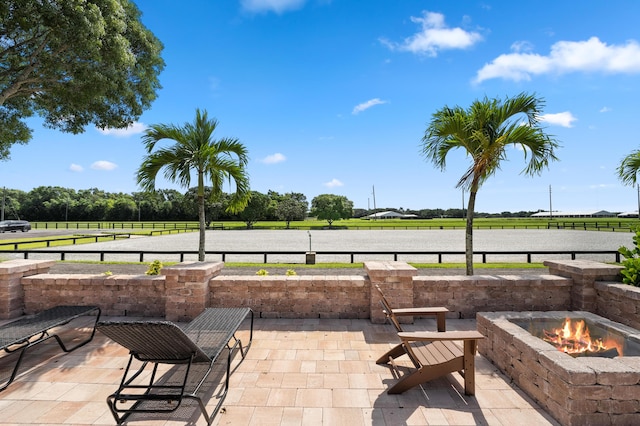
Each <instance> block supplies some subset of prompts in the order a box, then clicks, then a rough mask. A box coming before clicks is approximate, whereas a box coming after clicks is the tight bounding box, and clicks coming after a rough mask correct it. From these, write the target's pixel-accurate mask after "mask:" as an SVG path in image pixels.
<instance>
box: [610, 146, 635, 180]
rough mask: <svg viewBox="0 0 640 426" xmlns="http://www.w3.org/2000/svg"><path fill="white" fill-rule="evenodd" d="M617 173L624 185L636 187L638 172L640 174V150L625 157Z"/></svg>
mask: <svg viewBox="0 0 640 426" xmlns="http://www.w3.org/2000/svg"><path fill="white" fill-rule="evenodd" d="M616 172H617V173H618V178H619V179H620V181H621V182H622V183H623V184H624V185H629V186H635V184H636V183H637V181H638V172H640V149H639V150H635V151H633V152H631V153H630V154H629V155H627V156H626V157H624V158H623V159H622V161H621V162H620V165H619V166H618V168H617V169H616Z"/></svg>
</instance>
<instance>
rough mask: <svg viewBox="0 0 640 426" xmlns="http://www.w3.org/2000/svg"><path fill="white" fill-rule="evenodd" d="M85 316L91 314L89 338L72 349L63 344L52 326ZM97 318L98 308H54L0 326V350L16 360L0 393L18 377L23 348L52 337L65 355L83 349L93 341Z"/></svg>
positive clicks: (0, 388)
mask: <svg viewBox="0 0 640 426" xmlns="http://www.w3.org/2000/svg"><path fill="white" fill-rule="evenodd" d="M85 315H95V321H94V322H93V324H92V328H91V333H90V334H89V337H87V338H86V339H85V340H82V341H80V342H78V343H76V344H74V345H73V346H68V345H69V342H67V344H65V343H64V342H63V340H62V338H61V337H60V336H59V335H58V334H57V333H56V332H54V329H55V328H56V327H60V326H63V325H66V324H68V323H70V322H71V321H73V320H74V319H76V318H79V317H81V316H85ZM99 319H100V308H99V307H97V306H56V307H54V308H51V309H47V310H45V311H42V312H39V313H37V314H34V315H26V316H23V317H21V318H20V319H18V320H16V321H13V322H10V323H7V324H4V325H3V326H0V349H2V350H3V351H4V352H6V353H9V354H10V353H18V356H17V360H16V363H15V366H14V368H13V371H12V372H11V374H10V376H9V378H8V379H7V380H6V381H5V382H3V383H4V384H3V385H2V387H0V391H3V390H5V389H6V388H7V387H8V386H9V385H10V384H11V382H13V380H14V379H15V378H16V375H17V374H18V368H19V367H20V364H21V363H22V360H23V359H24V355H25V353H26V351H27V349H29V348H31V347H33V346H35V345H37V344H38V343H42V342H44V341H45V340H48V339H51V338H54V339H56V341H57V342H58V345H60V348H62V350H63V351H65V352H71V351H73V350H75V349H77V348H79V347H80V346H84V345H86V344H87V343H89V342H90V341H91V339H93V336H94V334H95V332H96V330H95V325H96V323H97V322H98V320H99Z"/></svg>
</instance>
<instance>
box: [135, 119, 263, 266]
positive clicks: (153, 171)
mask: <svg viewBox="0 0 640 426" xmlns="http://www.w3.org/2000/svg"><path fill="white" fill-rule="evenodd" d="M216 127H218V121H217V120H216V119H213V118H212V119H209V117H208V115H207V112H206V111H200V110H199V109H198V110H196V118H195V120H194V121H193V123H185V124H184V125H183V126H175V125H167V124H154V125H151V126H150V127H149V128H148V129H147V130H146V131H145V134H144V136H143V137H142V141H143V143H144V144H145V146H146V150H147V153H148V155H147V156H146V158H145V159H144V160H143V162H142V164H141V165H140V167H139V168H138V172H137V181H138V184H139V185H140V186H141V187H142V188H143V189H144V190H147V191H149V190H153V189H154V188H155V183H156V177H157V175H158V173H159V172H160V170H164V177H165V178H167V179H168V180H170V181H173V182H177V183H178V184H180V185H181V186H183V187H185V188H189V187H190V186H191V179H192V173H194V174H195V176H196V182H197V185H196V188H197V197H198V219H199V222H200V224H199V227H200V240H199V245H198V260H199V261H201V262H202V261H204V257H205V255H204V252H205V229H206V218H205V179H208V180H209V183H210V185H211V192H210V195H209V199H210V200H211V201H216V200H217V199H218V198H219V197H221V196H222V194H223V191H222V190H223V185H224V183H225V182H226V181H227V180H228V181H229V182H230V183H232V184H233V185H234V186H235V192H233V193H232V194H231V197H230V198H229V204H228V206H227V211H230V212H232V213H236V212H239V211H241V210H242V209H244V208H245V206H246V205H247V202H248V201H249V197H250V195H251V191H250V189H249V175H248V173H247V169H246V166H247V163H248V161H249V157H248V152H247V149H246V147H245V146H244V145H243V144H242V143H241V142H240V141H239V140H238V139H235V138H221V139H213V133H214V132H215V130H216ZM165 139H166V140H171V141H173V142H174V144H173V145H171V146H168V147H164V148H162V147H161V148H159V149H157V150H156V151H154V149H155V147H156V144H157V143H158V142H159V141H161V140H165Z"/></svg>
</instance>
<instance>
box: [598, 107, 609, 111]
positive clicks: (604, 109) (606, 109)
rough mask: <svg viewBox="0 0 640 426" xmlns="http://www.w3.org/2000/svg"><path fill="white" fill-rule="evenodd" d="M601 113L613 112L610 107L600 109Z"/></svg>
mask: <svg viewBox="0 0 640 426" xmlns="http://www.w3.org/2000/svg"><path fill="white" fill-rule="evenodd" d="M600 112H611V108H609V107H602V108H600Z"/></svg>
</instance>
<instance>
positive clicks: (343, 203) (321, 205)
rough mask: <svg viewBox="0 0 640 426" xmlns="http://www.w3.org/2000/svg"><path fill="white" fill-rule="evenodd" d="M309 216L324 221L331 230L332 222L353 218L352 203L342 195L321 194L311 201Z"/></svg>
mask: <svg viewBox="0 0 640 426" xmlns="http://www.w3.org/2000/svg"><path fill="white" fill-rule="evenodd" d="M310 215H311V216H315V217H317V218H318V219H320V220H326V221H327V222H329V227H330V228H331V227H332V226H333V222H334V221H336V220H340V219H349V218H350V217H351V216H353V201H350V200H349V199H347V197H345V196H344V195H334V194H321V195H318V196H317V197H314V199H313V200H311V213H310Z"/></svg>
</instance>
